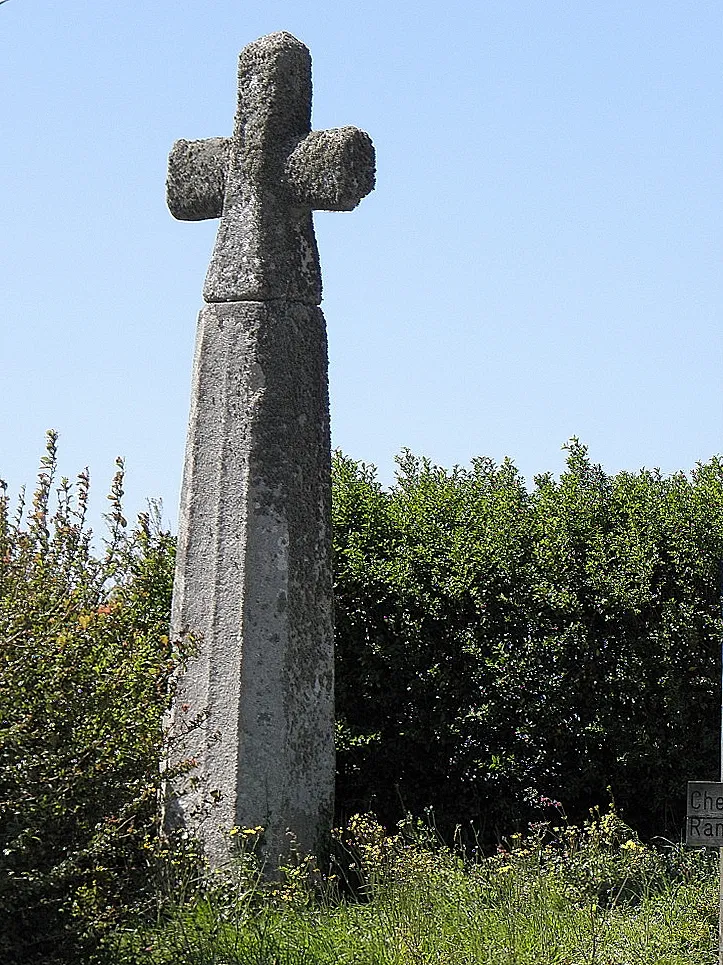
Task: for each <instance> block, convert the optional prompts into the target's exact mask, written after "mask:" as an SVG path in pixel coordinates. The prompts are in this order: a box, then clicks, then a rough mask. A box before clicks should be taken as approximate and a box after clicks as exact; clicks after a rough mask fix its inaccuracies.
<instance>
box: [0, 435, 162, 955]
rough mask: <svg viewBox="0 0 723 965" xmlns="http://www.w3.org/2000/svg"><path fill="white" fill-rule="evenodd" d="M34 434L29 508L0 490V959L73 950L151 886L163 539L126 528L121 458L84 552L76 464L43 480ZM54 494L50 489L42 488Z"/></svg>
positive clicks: (83, 488) (81, 483)
mask: <svg viewBox="0 0 723 965" xmlns="http://www.w3.org/2000/svg"><path fill="white" fill-rule="evenodd" d="M55 443H56V436H55V433H49V435H48V449H47V453H46V456H45V457H44V459H43V461H42V467H41V471H40V475H39V479H38V487H37V490H36V492H35V494H34V497H33V499H32V505H31V506H29V507H28V508H27V513H23V507H22V505H21V506H20V507H18V508H17V509H14V508H13V507H12V506H11V504H10V502H9V499H8V497H7V495H4V488H3V489H2V490H0V909H1V911H0V961H1V962H8V963H10V962H13V963H23V962H28V963H31V962H32V963H39V962H55V961H58V962H66V961H68V962H73V961H86V960H88V958H87V956H89V955H90V954H91V950H92V949H93V948H94V947H96V946H97V941H98V939H99V938H100V937H102V934H103V932H104V930H106V929H107V928H108V927H112V926H113V925H114V924H115V923H116V922H117V921H118V920H119V917H120V915H121V913H122V911H123V909H126V910H127V909H128V907H130V906H131V905H132V906H134V907H137V906H138V903H139V902H142V901H143V900H144V899H147V900H152V899H153V894H152V893H153V888H154V885H155V881H154V864H153V855H154V852H155V839H154V833H153V832H154V829H155V827H156V822H157V818H156V815H157V800H158V790H159V767H158V762H159V760H160V745H161V727H160V722H161V715H162V713H163V710H164V708H165V706H166V703H167V691H168V679H169V674H170V672H171V670H172V667H173V665H174V660H175V659H176V656H177V653H175V652H174V648H173V646H172V644H171V643H170V642H169V639H168V636H167V634H168V611H169V606H170V591H171V585H172V573H173V540H172V538H171V537H170V535H169V534H168V533H165V532H163V531H162V530H161V529H160V527H159V526H157V525H154V523H153V520H152V518H150V517H149V516H144V517H141V518H140V519H139V524H138V526H137V527H136V528H135V529H134V530H131V531H128V530H127V527H126V522H125V520H124V519H123V515H122V508H121V502H120V500H121V496H122V478H123V477H122V465H120V464H119V467H118V472H117V474H116V476H115V479H114V482H113V488H112V491H111V494H110V497H109V499H110V509H109V513H108V517H107V519H108V522H109V535H108V539H107V542H106V544H105V546H104V548H103V549H102V551H100V552H96V551H95V550H94V548H93V546H92V543H91V534H90V532H89V530H88V528H87V526H86V523H85V515H86V508H87V501H88V485H89V480H88V474H87V472H84V473H81V474H80V476H79V477H78V480H77V482H76V483H75V485H71V484H70V483H69V482H68V480H65V479H63V480H60V481H57V480H56V455H55ZM56 497H57V498H56Z"/></svg>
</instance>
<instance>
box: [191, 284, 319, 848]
mask: <svg viewBox="0 0 723 965" xmlns="http://www.w3.org/2000/svg"><path fill="white" fill-rule="evenodd" d="M192 398H193V402H192V410H191V420H190V432H189V438H188V445H187V450H186V466H185V472H184V483H183V496H182V504H181V513H180V521H179V544H178V559H179V566H178V570H177V577H176V580H177V582H176V585H175V588H174V612H173V625H174V627H175V628H176V629H177V630H178V629H182V628H192V629H193V631H194V632H196V633H199V634H200V636H201V640H202V647H201V653H200V655H199V658H198V659H197V660H196V661H195V662H194V663H193V664H192V666H191V668H190V669H189V672H188V673H187V674H186V675H185V676H184V677H183V678H182V679H181V680H180V681H179V691H178V694H177V698H176V720H177V723H176V727H177V729H180V728H182V726H183V721H184V719H190V718H191V717H193V716H194V715H195V714H197V713H199V712H200V711H202V710H204V709H206V708H207V709H208V711H209V716H208V718H207V720H206V721H205V723H204V724H203V726H202V727H200V728H198V729H197V730H196V731H194V732H192V733H191V734H189V737H188V738H187V739H186V740H185V741H183V742H182V744H181V746H180V747H179V748H178V750H177V752H176V753H177V755H178V756H180V757H184V756H190V757H195V758H196V759H197V760H198V762H199V767H198V768H197V769H196V770H195V771H194V772H192V773H191V775H190V776H191V777H192V778H200V779H201V782H202V783H201V785H200V786H199V788H198V789H197V791H196V792H193V793H186V794H182V795H181V796H179V797H178V798H177V799H176V803H175V808H176V812H175V818H176V820H182V821H183V822H184V823H187V824H189V825H191V826H194V825H195V824H196V823H197V820H198V819H197V818H196V817H195V816H194V814H195V812H196V811H197V810H198V809H199V808H200V809H201V810H203V806H204V797H205V798H208V795H209V794H210V793H211V792H212V791H219V792H220V793H221V801H220V804H219V805H218V806H217V807H215V808H213V810H212V811H211V813H210V817H209V818H208V819H207V822H206V825H207V826H206V828H205V829H204V832H203V833H204V837H205V839H206V849H207V851H208V853H209V856H210V857H211V858H212V860H215V861H220V860H223V857H224V855H225V854H226V853H227V849H228V845H229V840H228V838H227V837H225V838H224V833H223V829H226V830H228V829H229V828H231V827H233V826H235V825H242V826H244V827H256V826H258V825H263V826H264V827H266V828H267V829H268V830H267V836H266V843H267V847H268V852H269V855H270V859H271V860H273V859H274V856H275V855H278V854H280V853H282V852H283V851H284V850H286V848H285V846H286V845H288V842H287V841H286V840H285V837H284V834H285V831H286V829H287V827H288V828H291V829H293V831H294V833H295V834H296V835H297V837H298V839H299V841H300V843H301V844H302V846H303V847H304V848H306V849H308V850H310V851H312V852H314V851H315V849H316V847H317V845H318V843H319V839H320V836H322V835H323V833H324V830H325V829H328V828H329V826H330V821H331V818H332V808H333V788H334V740H333V714H334V661H333V624H332V584H331V568H330V563H329V558H330V491H329V481H328V480H329V472H330V463H329V460H330V456H329V420H328V389H327V366H326V332H325V326H324V319H323V316H322V314H321V311H320V309H318V308H315V307H312V306H306V305H300V304H298V303H291V304H285V305H273V306H267V305H263V304H259V303H251V304H249V303H241V304H239V303H231V304H224V305H208V306H207V307H206V308H204V309H203V310H202V311H201V314H200V317H199V323H198V338H197V345H196V356H195V362H194V373H193V386H192ZM184 707H187V710H185V711H184V710H183V708H184ZM215 734H218V739H215V738H214V735H215ZM181 790H184V791H186V790H188V789H187V788H183V789H181V788H180V787H177V791H181ZM206 810H208V809H207V808H206ZM219 829H220V830H219Z"/></svg>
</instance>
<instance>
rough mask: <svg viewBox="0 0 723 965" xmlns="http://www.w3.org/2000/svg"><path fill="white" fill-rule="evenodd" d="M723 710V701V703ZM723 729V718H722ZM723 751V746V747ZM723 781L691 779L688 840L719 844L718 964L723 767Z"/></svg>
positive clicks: (722, 915) (721, 960)
mask: <svg viewBox="0 0 723 965" xmlns="http://www.w3.org/2000/svg"><path fill="white" fill-rule="evenodd" d="M721 706H722V712H723V703H722V705H721ZM721 733H723V719H722V720H721ZM721 750H722V751H723V746H722V748H721ZM721 779H722V781H721V783H720V784H715V783H712V782H709V781H689V782H688V806H687V808H686V818H685V843H686V844H688V845H691V846H692V847H694V848H718V851H719V868H720V885H719V908H718V965H723V767H722V768H721Z"/></svg>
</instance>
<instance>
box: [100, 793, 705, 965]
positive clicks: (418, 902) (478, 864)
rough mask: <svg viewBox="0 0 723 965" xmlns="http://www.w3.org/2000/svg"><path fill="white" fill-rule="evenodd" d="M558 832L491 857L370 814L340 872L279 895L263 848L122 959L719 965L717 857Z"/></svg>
mask: <svg viewBox="0 0 723 965" xmlns="http://www.w3.org/2000/svg"><path fill="white" fill-rule="evenodd" d="M551 803H554V802H551ZM558 818H559V823H553V822H548V821H546V822H541V823H540V824H538V825H536V826H534V827H532V828H530V831H529V833H528V834H527V835H525V836H521V835H514V836H512V837H511V838H510V840H509V841H505V842H503V843H502V844H501V845H500V847H499V849H498V851H497V853H496V854H494V855H491V856H481V855H478V854H476V853H474V849H472V851H469V850H467V851H465V849H463V848H461V847H447V846H445V845H444V844H443V843H441V842H440V841H439V840H438V838H437V836H436V834H435V833H434V830H433V828H430V826H429V825H428V824H423V823H421V822H413V821H411V820H408V821H406V822H404V824H403V825H402V826H400V827H399V829H398V830H397V832H396V833H395V834H387V833H386V832H385V831H384V829H383V828H381V826H380V825H379V824H378V823H377V822H376V820H375V819H374V818H373V817H372V816H371V815H361V816H356V817H355V818H353V819H352V821H351V822H350V825H349V828H348V829H347V830H346V831H345V832H343V833H337V844H338V849H337V855H336V858H335V859H334V860H333V861H332V865H331V869H330V871H329V872H328V873H327V874H325V875H321V874H320V872H319V871H318V869H317V868H315V866H314V864H313V862H312V861H311V860H309V859H306V860H302V861H299V862H298V863H297V864H295V865H294V866H292V867H288V868H286V869H284V870H283V872H282V877H281V878H280V879H279V880H277V881H274V882H269V881H266V880H264V878H263V875H262V874H261V873H260V869H259V868H258V865H257V864H256V863H255V860H254V857H253V847H252V845H253V834H251V835H248V836H246V837H245V838H244V840H245V841H246V842H248V841H250V842H251V846H247V845H244V846H242V847H241V848H240V849H239V853H238V857H237V859H236V860H235V861H234V862H233V864H232V865H231V866H229V867H228V868H226V869H224V871H223V872H216V873H214V874H208V875H207V876H206V877H205V878H204V879H203V881H201V880H196V881H195V882H192V883H189V882H186V884H185V895H184V897H183V898H182V899H178V897H177V898H176V900H175V901H174V902H171V903H170V904H169V905H168V906H167V907H166V909H165V911H164V913H163V914H162V915H161V916H160V917H159V919H158V921H157V922H155V923H153V925H148V924H145V925H140V924H139V925H137V926H136V927H134V928H132V929H128V930H127V931H126V932H124V933H122V934H117V935H116V936H115V938H114V940H113V943H112V947H110V946H109V948H108V952H109V955H110V957H112V960H113V961H114V962H117V963H125V965H130V963H133V965H171V963H173V965H177V963H179V962H183V963H184V965H236V963H239V965H241V963H243V965H256V963H258V965H297V963H298V965H301V963H303V965H432V963H439V965H485V963H489V965H493V963H494V965H503V963H504V965H513V963H514V965H709V963H710V965H712V963H714V962H716V961H717V934H716V926H717V917H718V914H717V907H718V890H717V875H716V871H717V866H716V863H715V858H714V855H712V854H711V853H709V852H704V851H690V850H686V849H684V848H683V847H682V846H680V845H674V844H672V843H669V842H659V843H658V846H657V847H655V846H652V845H648V844H643V843H642V842H641V841H640V840H639V839H638V837H637V836H636V835H635V834H634V832H633V831H632V830H631V829H630V828H629V827H627V826H626V825H625V824H624V823H623V822H622V821H621V819H620V818H619V817H618V816H617V814H616V813H615V811H614V810H612V809H611V810H610V811H609V812H607V813H606V814H603V815H601V814H600V813H599V812H592V813H591V815H590V819H589V820H588V821H586V822H585V823H584V824H582V825H581V826H573V825H571V824H569V823H568V822H567V821H565V820H564V815H562V814H561V813H560V814H559V815H558ZM241 837H242V838H243V836H241Z"/></svg>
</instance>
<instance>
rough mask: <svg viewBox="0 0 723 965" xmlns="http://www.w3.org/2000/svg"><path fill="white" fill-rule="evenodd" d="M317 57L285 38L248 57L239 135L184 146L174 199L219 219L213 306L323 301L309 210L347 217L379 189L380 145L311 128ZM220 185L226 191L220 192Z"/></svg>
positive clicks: (183, 210)
mask: <svg viewBox="0 0 723 965" xmlns="http://www.w3.org/2000/svg"><path fill="white" fill-rule="evenodd" d="M310 123H311V58H310V56H309V51H308V50H307V48H306V47H305V46H304V45H303V44H302V43H300V42H299V41H298V40H296V38H295V37H292V36H291V34H288V33H283V32H282V33H275V34H270V35H269V36H268V37H262V38H261V39H260V40H257V41H255V42H254V43H252V44H249V45H248V46H247V47H245V48H244V50H243V51H242V52H241V55H240V57H239V70H238V109H237V112H236V121H235V126H234V133H233V137H232V138H231V139H230V140H229V139H226V138H210V139H209V140H208V141H178V142H177V143H176V145H175V146H174V148H173V151H172V152H171V155H170V158H169V165H168V178H167V198H168V204H169V207H170V209H171V212H172V213H173V214H174V215H175V216H176V217H179V218H182V219H183V220H197V219H202V218H207V217H219V216H220V217H221V224H220V225H219V229H218V234H217V236H216V243H215V246H214V251H213V255H212V258H211V264H210V266H209V269H208V274H207V276H206V284H205V287H204V298H205V300H206V301H207V302H223V301H266V300H268V299H274V298H288V299H292V300H294V301H302V302H306V303H307V304H311V305H318V304H320V302H321V272H320V269H319V256H318V251H317V247H316V239H315V237H314V228H313V224H312V220H311V211H312V210H314V209H323V210H329V211H350V210H351V209H352V208H354V207H355V206H356V205H357V204H358V203H359V201H360V200H361V199H362V198H363V197H364V196H365V195H367V194H368V193H369V192H370V191H371V190H372V188H373V187H374V164H375V161H374V147H373V145H372V142H371V140H370V138H369V137H368V135H367V134H365V133H364V132H363V131H360V130H358V129H357V128H353V127H342V128H339V129H337V130H330V131H321V132H319V131H314V132H311V130H310ZM222 184H223V186H222Z"/></svg>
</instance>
